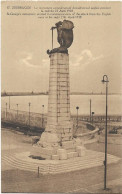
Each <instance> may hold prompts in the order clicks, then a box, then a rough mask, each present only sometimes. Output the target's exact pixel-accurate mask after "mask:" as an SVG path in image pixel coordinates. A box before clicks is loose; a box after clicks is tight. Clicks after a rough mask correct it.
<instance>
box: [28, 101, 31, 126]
mask: <svg viewBox="0 0 122 194" xmlns="http://www.w3.org/2000/svg"><path fill="white" fill-rule="evenodd" d="M28 105H29V127H30V105H31V103H30V102H29V103H28Z"/></svg>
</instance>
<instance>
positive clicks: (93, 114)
mask: <svg viewBox="0 0 122 194" xmlns="http://www.w3.org/2000/svg"><path fill="white" fill-rule="evenodd" d="M93 115H94V112H92V125H93Z"/></svg>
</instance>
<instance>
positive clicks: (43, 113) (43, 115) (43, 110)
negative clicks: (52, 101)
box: [42, 105, 44, 128]
mask: <svg viewBox="0 0 122 194" xmlns="http://www.w3.org/2000/svg"><path fill="white" fill-rule="evenodd" d="M43 117H44V105H42V128H43V122H44V120H43V119H44V118H43Z"/></svg>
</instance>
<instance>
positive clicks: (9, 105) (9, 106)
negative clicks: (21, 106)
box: [9, 96, 10, 109]
mask: <svg viewBox="0 0 122 194" xmlns="http://www.w3.org/2000/svg"><path fill="white" fill-rule="evenodd" d="M9 109H10V96H9Z"/></svg>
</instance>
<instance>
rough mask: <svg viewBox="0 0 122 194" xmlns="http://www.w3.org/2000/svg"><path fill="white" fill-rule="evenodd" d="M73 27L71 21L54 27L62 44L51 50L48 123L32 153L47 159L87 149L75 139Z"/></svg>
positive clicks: (75, 155) (71, 154)
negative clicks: (71, 67) (71, 63)
mask: <svg viewBox="0 0 122 194" xmlns="http://www.w3.org/2000/svg"><path fill="white" fill-rule="evenodd" d="M73 28H74V25H73V23H72V22H71V21H68V20H64V21H63V22H61V21H60V22H58V23H56V24H55V27H52V28H51V30H52V40H53V30H54V29H57V34H58V42H59V44H60V47H59V48H54V49H52V50H51V51H49V50H48V51H47V53H48V54H49V57H50V75H49V96H48V115H47V126H46V129H45V131H44V132H43V133H42V135H41V138H40V140H39V141H38V143H37V144H36V145H35V146H34V147H33V150H32V152H31V153H32V154H31V155H34V156H39V157H42V158H45V159H54V160H58V159H60V160H62V159H68V158H71V157H78V156H81V155H82V154H84V148H83V147H81V146H78V144H77V141H76V140H75V139H74V138H73V125H72V122H71V118H70V83H69V82H70V81H69V54H68V48H69V47H70V46H71V44H72V42H73ZM52 45H53V43H52Z"/></svg>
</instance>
